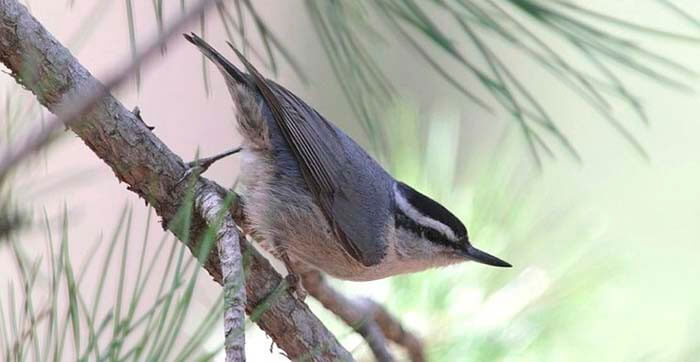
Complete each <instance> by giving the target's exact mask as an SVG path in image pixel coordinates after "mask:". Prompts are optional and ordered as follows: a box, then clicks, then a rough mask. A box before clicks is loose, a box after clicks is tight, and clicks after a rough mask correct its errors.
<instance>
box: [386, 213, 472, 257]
mask: <svg viewBox="0 0 700 362" xmlns="http://www.w3.org/2000/svg"><path fill="white" fill-rule="evenodd" d="M394 226H395V227H396V228H397V229H404V230H408V231H411V232H413V233H415V234H416V235H419V236H421V237H424V238H426V239H428V240H430V241H432V242H434V243H436V244H440V245H445V246H450V247H455V248H456V247H458V246H459V245H458V244H457V243H454V242H452V241H450V240H449V239H448V238H447V236H446V235H444V234H443V233H441V232H439V231H437V230H435V229H433V228H431V227H428V226H424V225H421V224H418V223H417V222H415V221H414V220H413V219H411V218H410V217H408V215H406V214H405V213H404V212H403V211H402V210H401V209H399V208H398V207H397V208H395V209H394Z"/></svg>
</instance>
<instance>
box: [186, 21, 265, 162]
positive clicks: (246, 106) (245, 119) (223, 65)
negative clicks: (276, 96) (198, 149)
mask: <svg viewBox="0 0 700 362" xmlns="http://www.w3.org/2000/svg"><path fill="white" fill-rule="evenodd" d="M184 36H185V39H187V40H188V41H189V42H190V43H192V44H194V45H196V46H197V48H199V50H200V51H201V52H202V54H204V55H205V56H206V57H207V58H209V59H210V60H211V61H212V62H213V63H214V64H216V66H217V68H219V70H220V71H221V73H222V74H223V75H224V78H226V86H227V87H228V89H229V93H230V94H231V98H232V99H233V102H234V103H235V105H236V108H237V109H238V112H237V113H236V120H237V121H238V131H239V133H240V134H241V136H243V139H244V143H243V146H244V148H246V149H251V150H257V151H262V152H267V151H269V150H270V149H271V148H272V144H271V142H270V133H269V129H268V126H267V123H266V121H265V118H264V117H263V115H262V109H261V107H262V99H258V97H257V96H256V94H257V92H256V91H255V85H254V84H253V83H251V82H252V80H251V79H250V78H249V76H248V75H247V74H245V73H243V72H241V71H240V70H239V69H238V68H236V66H235V65H233V64H231V62H229V61H228V60H227V59H226V58H224V56H223V55H221V53H219V52H217V51H216V50H215V49H214V48H212V47H211V45H209V44H207V42H205V41H204V40H203V39H202V38H200V37H198V36H197V35H195V34H194V33H193V34H184Z"/></svg>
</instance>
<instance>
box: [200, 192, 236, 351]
mask: <svg viewBox="0 0 700 362" xmlns="http://www.w3.org/2000/svg"><path fill="white" fill-rule="evenodd" d="M195 203H196V206H197V208H198V209H199V210H201V211H202V214H203V215H204V218H205V219H206V221H207V223H208V224H209V225H215V226H216V227H217V229H216V230H217V235H216V240H217V250H218V252H219V260H220V261H221V274H222V277H223V286H224V336H225V339H224V349H225V351H226V362H235V361H245V348H244V347H245V329H244V323H245V308H244V306H245V300H246V297H245V288H244V287H243V282H244V280H243V258H242V257H241V249H240V246H239V245H240V241H241V240H242V239H243V236H242V235H241V233H240V231H239V230H238V228H237V227H236V224H234V222H233V219H232V218H231V214H230V213H229V210H228V209H227V208H225V205H226V203H225V202H224V200H223V199H222V198H221V195H219V193H218V192H216V191H214V190H212V192H207V193H205V194H202V195H200V197H198V198H197V199H196V200H195Z"/></svg>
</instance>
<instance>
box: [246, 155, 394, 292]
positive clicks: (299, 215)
mask: <svg viewBox="0 0 700 362" xmlns="http://www.w3.org/2000/svg"><path fill="white" fill-rule="evenodd" d="M270 161H271V158H265V157H261V155H260V154H258V153H255V152H248V153H244V158H243V163H242V167H241V169H242V173H241V180H240V185H241V194H242V196H243V198H244V202H245V214H246V219H247V221H248V223H249V225H250V227H251V228H252V230H253V231H254V233H255V236H256V238H257V239H258V240H259V241H262V242H263V243H262V246H263V247H265V248H266V249H268V251H270V252H272V254H274V255H279V252H282V251H284V252H287V253H288V254H289V255H290V256H291V257H292V258H293V259H298V260H300V261H302V262H304V263H306V264H308V265H310V266H312V267H314V268H316V269H319V270H321V271H323V272H325V273H327V274H329V275H331V276H334V277H336V278H340V279H345V280H356V281H366V280H375V279H381V278H385V277H388V276H391V275H394V274H397V273H399V272H398V271H396V270H392V269H391V268H388V267H387V266H385V265H382V264H383V263H379V264H378V265H375V266H370V267H367V266H364V265H363V264H362V263H360V262H359V261H357V260H355V259H354V258H353V257H351V256H350V255H349V254H348V253H347V252H346V251H345V250H344V249H343V247H342V245H341V243H340V242H339V241H338V240H336V238H335V235H334V234H333V233H332V232H331V229H330V227H329V225H328V223H327V222H326V219H325V216H324V215H323V213H322V212H321V210H320V209H319V208H318V207H317V206H316V204H315V203H314V202H313V200H312V199H311V196H310V193H309V191H308V190H307V189H306V188H305V185H304V184H303V179H302V178H301V176H300V175H299V174H298V173H297V172H291V173H290V172H289V170H288V169H283V170H282V172H280V167H279V165H277V164H274V163H272V162H270ZM285 171H286V172H285ZM377 242H380V240H377Z"/></svg>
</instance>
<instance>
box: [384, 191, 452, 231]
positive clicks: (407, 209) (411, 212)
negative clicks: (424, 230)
mask: <svg viewBox="0 0 700 362" xmlns="http://www.w3.org/2000/svg"><path fill="white" fill-rule="evenodd" d="M394 199H395V200H396V205H398V207H399V209H401V211H402V212H403V213H404V214H406V216H408V217H410V218H411V219H413V220H414V221H416V222H417V223H418V224H420V225H423V226H425V227H429V228H431V229H434V230H437V231H439V232H441V233H443V234H444V235H445V236H446V237H447V238H448V239H449V240H451V241H456V240H457V237H456V236H455V233H454V232H453V231H452V228H450V227H449V226H447V225H445V224H443V223H441V222H440V221H437V220H435V219H433V218H431V217H429V216H426V215H424V214H423V213H421V212H420V211H418V210H417V209H416V208H415V207H413V205H411V203H410V202H409V201H408V200H407V199H406V198H405V197H404V196H403V194H402V193H401V191H399V189H398V188H397V187H396V184H394Z"/></svg>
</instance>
